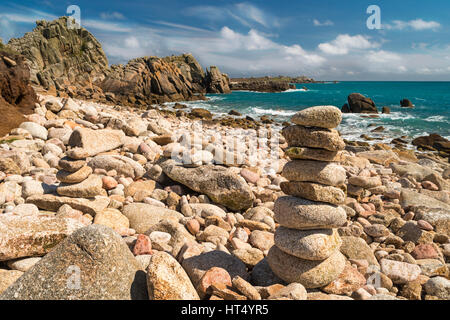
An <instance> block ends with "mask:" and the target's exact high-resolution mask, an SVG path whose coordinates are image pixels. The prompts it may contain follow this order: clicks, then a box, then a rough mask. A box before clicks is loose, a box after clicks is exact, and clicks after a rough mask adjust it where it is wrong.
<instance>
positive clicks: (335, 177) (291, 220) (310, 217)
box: [267, 106, 347, 288]
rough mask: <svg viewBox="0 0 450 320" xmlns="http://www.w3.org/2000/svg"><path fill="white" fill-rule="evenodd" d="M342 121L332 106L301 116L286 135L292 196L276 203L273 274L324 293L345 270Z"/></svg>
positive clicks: (287, 185) (270, 256) (269, 258)
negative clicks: (340, 249) (340, 134)
mask: <svg viewBox="0 0 450 320" xmlns="http://www.w3.org/2000/svg"><path fill="white" fill-rule="evenodd" d="M341 121H342V114H341V111H340V110H339V109H338V108H336V107H332V106H320V107H313V108H309V109H306V110H302V111H300V112H298V113H297V114H296V115H295V116H294V117H293V118H292V122H293V123H295V124H296V125H294V126H290V127H287V128H285V129H284V130H283V135H284V137H285V138H286V141H287V143H288V144H289V148H288V150H287V155H288V156H289V157H290V158H291V159H292V161H291V162H289V163H287V164H286V166H285V167H284V169H283V173H282V175H283V176H284V177H285V178H286V179H287V180H288V182H283V183H282V184H281V189H282V190H283V192H284V193H286V194H287V195H289V196H286V197H281V198H279V199H278V200H277V201H276V203H275V208H274V212H275V219H276V221H277V222H278V223H279V224H280V227H279V228H278V229H277V230H276V232H275V246H273V247H272V248H271V249H270V251H269V254H268V256H267V261H268V263H269V265H270V267H271V269H272V271H273V272H274V273H275V274H276V275H277V276H278V277H280V278H281V279H283V280H285V281H286V282H288V283H293V282H297V283H301V284H303V285H304V286H305V287H306V288H321V287H324V286H326V285H328V284H329V283H331V282H332V281H334V280H335V279H336V278H337V277H338V276H339V275H340V274H341V273H342V271H343V270H344V267H345V263H346V259H345V257H344V256H343V255H342V254H341V253H340V251H339V248H340V246H341V243H342V240H341V238H340V237H339V234H338V232H337V229H336V228H338V227H341V226H342V225H344V224H345V223H346V220H347V215H346V212H345V210H344V209H343V208H341V207H339V205H341V204H343V203H344V201H345V198H346V194H345V192H344V191H343V190H345V187H344V184H345V180H346V172H345V169H344V168H343V167H341V166H340V165H339V164H338V163H337V162H338V161H339V158H340V152H341V150H343V149H344V148H345V143H344V141H343V140H342V138H341V137H340V136H339V133H338V132H337V131H336V130H335V129H334V128H336V127H337V126H338V125H339V124H340V123H341Z"/></svg>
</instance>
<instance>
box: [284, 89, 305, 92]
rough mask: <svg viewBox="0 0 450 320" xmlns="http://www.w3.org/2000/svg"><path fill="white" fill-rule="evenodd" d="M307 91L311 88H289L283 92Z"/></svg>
mask: <svg viewBox="0 0 450 320" xmlns="http://www.w3.org/2000/svg"><path fill="white" fill-rule="evenodd" d="M306 91H309V90H306V89H288V90H286V91H283V92H281V93H292V92H306Z"/></svg>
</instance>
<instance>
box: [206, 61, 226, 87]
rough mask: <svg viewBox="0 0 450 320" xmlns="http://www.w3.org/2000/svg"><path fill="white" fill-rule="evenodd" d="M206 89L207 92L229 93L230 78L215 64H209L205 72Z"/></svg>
mask: <svg viewBox="0 0 450 320" xmlns="http://www.w3.org/2000/svg"><path fill="white" fill-rule="evenodd" d="M206 90H207V92H208V93H230V92H231V90H230V78H228V75H226V74H222V73H221V72H220V70H219V68H217V67H216V66H211V67H210V68H209V70H208V71H207V74H206Z"/></svg>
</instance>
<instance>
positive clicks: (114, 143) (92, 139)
mask: <svg viewBox="0 0 450 320" xmlns="http://www.w3.org/2000/svg"><path fill="white" fill-rule="evenodd" d="M124 138H125V134H124V133H123V131H121V130H109V129H104V130H92V129H87V128H77V129H75V130H74V131H73V132H72V135H71V136H70V139H69V146H71V147H72V149H71V150H69V151H68V152H67V155H68V156H69V157H71V158H72V159H84V158H87V157H93V156H96V155H97V154H99V153H101V152H106V151H110V150H113V149H116V148H118V147H120V146H121V145H123V140H124Z"/></svg>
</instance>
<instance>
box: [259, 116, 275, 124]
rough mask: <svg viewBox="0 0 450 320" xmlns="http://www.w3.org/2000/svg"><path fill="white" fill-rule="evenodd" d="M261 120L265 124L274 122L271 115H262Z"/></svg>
mask: <svg viewBox="0 0 450 320" xmlns="http://www.w3.org/2000/svg"><path fill="white" fill-rule="evenodd" d="M261 122H262V123H264V124H270V123H273V122H274V120H272V119H270V118H269V116H262V117H261Z"/></svg>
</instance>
